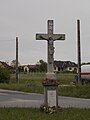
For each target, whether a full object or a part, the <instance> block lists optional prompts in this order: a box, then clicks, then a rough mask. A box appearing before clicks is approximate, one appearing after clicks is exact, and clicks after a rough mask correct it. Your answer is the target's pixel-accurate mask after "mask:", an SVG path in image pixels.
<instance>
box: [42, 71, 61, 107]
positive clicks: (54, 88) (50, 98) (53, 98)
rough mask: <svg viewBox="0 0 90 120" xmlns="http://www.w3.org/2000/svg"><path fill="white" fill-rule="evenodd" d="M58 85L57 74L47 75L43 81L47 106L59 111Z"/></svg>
mask: <svg viewBox="0 0 90 120" xmlns="http://www.w3.org/2000/svg"><path fill="white" fill-rule="evenodd" d="M58 85H59V84H58V82H57V81H56V75H55V73H46V76H45V79H44V81H43V86H44V105H45V106H47V107H56V108H57V109H58Z"/></svg>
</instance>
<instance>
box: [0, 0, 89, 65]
mask: <svg viewBox="0 0 90 120" xmlns="http://www.w3.org/2000/svg"><path fill="white" fill-rule="evenodd" d="M77 19H80V20H81V49H82V62H90V0H0V60H1V61H8V62H10V61H12V60H14V59H15V37H16V36H18V37H19V62H20V63H21V64H35V63H37V61H38V60H40V59H43V60H44V61H47V42H46V41H43V40H42V41H41V40H40V41H38V40H36V39H35V35H36V33H47V20H54V33H60V34H61V33H65V34H66V40H65V41H55V55H54V59H55V60H67V61H68V60H70V61H74V62H77V54H76V48H77V47H76V43H77V42H76V38H77V36H76V21H77Z"/></svg>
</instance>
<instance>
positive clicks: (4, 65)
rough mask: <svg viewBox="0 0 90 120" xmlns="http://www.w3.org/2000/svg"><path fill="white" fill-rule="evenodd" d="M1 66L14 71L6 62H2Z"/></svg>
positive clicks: (0, 62)
mask: <svg viewBox="0 0 90 120" xmlns="http://www.w3.org/2000/svg"><path fill="white" fill-rule="evenodd" d="M0 66H1V67H3V68H6V69H8V70H11V69H12V67H11V66H10V65H8V64H7V63H6V62H2V61H0Z"/></svg>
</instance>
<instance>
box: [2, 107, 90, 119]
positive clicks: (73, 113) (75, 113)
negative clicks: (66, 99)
mask: <svg viewBox="0 0 90 120" xmlns="http://www.w3.org/2000/svg"><path fill="white" fill-rule="evenodd" d="M0 120H90V109H76V108H67V109H62V110H61V111H60V112H57V113H54V114H46V113H45V112H42V111H40V109H36V108H0Z"/></svg>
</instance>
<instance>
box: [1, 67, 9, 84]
mask: <svg viewBox="0 0 90 120" xmlns="http://www.w3.org/2000/svg"><path fill="white" fill-rule="evenodd" d="M9 81H10V71H9V70H7V69H6V68H3V67H1V66H0V83H9Z"/></svg>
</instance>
